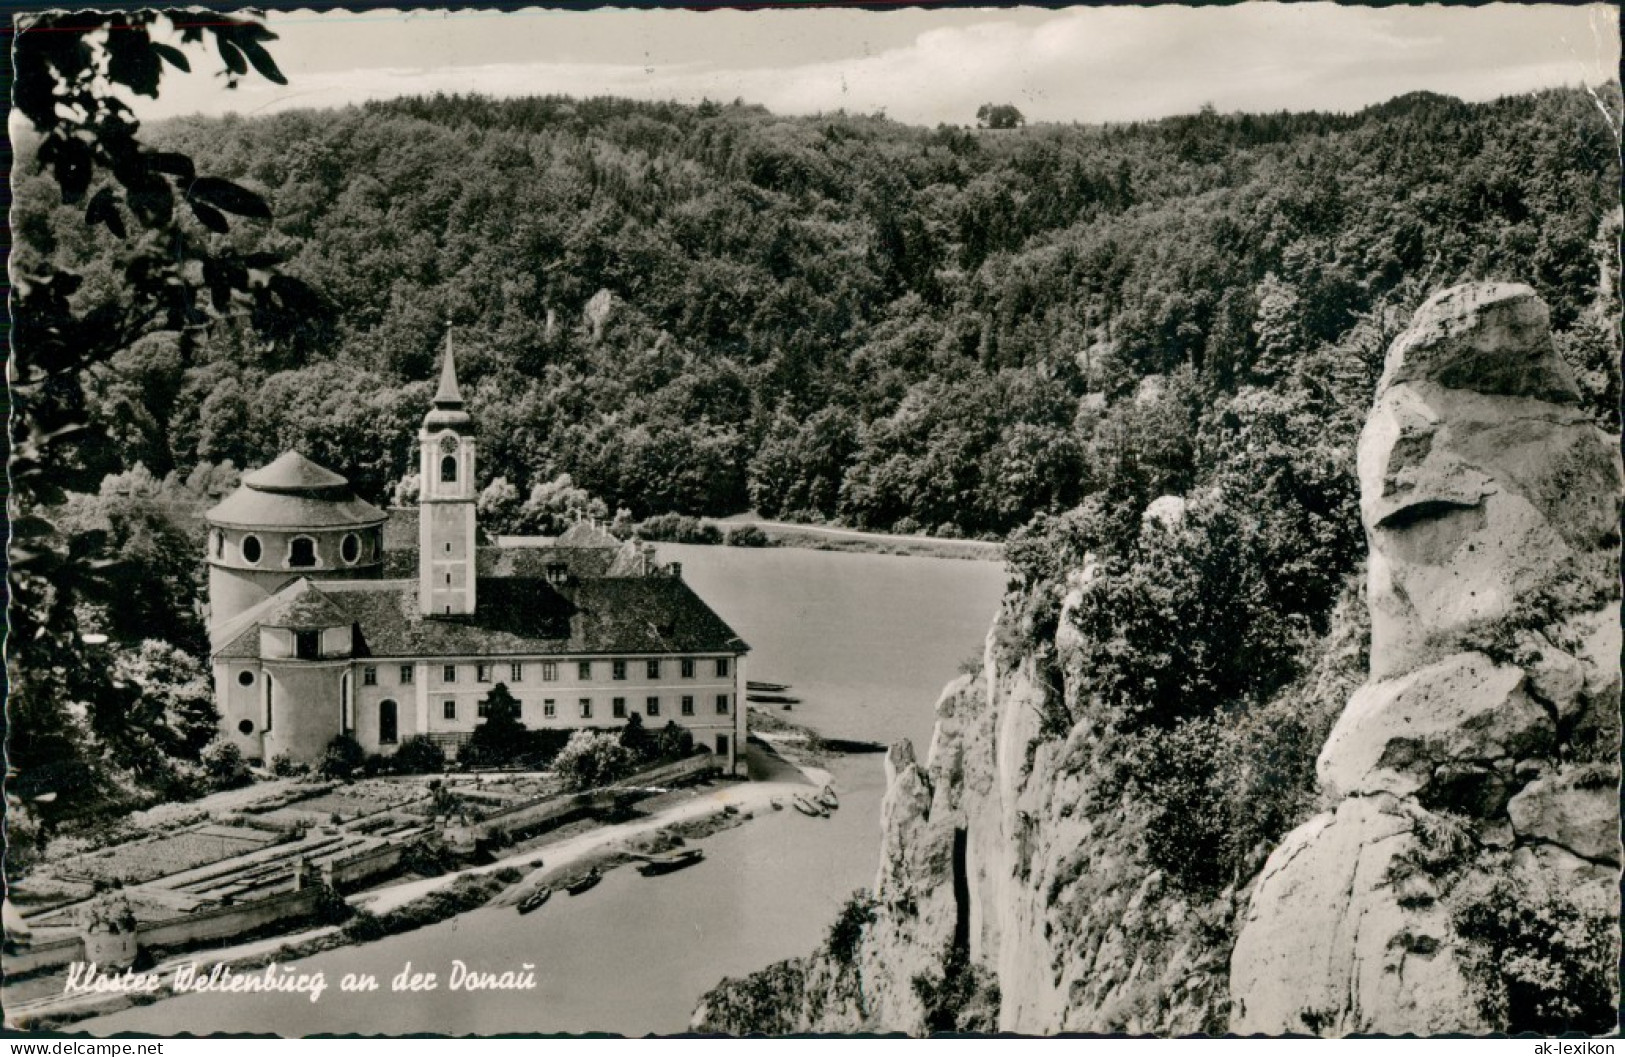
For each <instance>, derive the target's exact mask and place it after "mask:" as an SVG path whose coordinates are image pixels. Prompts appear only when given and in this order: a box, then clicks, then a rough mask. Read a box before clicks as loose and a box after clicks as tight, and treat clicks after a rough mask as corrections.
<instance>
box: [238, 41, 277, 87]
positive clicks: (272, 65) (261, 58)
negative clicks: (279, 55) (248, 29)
mask: <svg viewBox="0 0 1625 1057" xmlns="http://www.w3.org/2000/svg"><path fill="white" fill-rule="evenodd" d="M237 42H238V45H239V46H240V47H241V48H242V49H243V54H245V55H247V56H248V61H249V62H251V63H253V64H254V69H256V70H258V71H259V72H260V76H261V77H263V78H265V79H266V80H267V81H273V82H275V83H276V84H287V83H288V79H287V78H286V77H284V76H282V71H281V70H279V69H277V65H276V60H274V59H272V58H271V53H270V52H268V51H266V50H265V49H264V48H262V47H260V46H259V44H258V42H256V41H255V40H254V39H253V38H251V37H249V36H247V35H246V34H239V35H238V37H237Z"/></svg>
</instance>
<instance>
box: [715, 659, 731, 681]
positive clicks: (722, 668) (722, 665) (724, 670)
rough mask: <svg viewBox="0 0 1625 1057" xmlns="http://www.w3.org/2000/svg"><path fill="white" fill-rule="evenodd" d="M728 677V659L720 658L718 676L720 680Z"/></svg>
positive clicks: (718, 660)
mask: <svg viewBox="0 0 1625 1057" xmlns="http://www.w3.org/2000/svg"><path fill="white" fill-rule="evenodd" d="M727 675H728V658H726V657H718V658H717V676H718V678H727Z"/></svg>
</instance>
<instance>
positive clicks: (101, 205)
mask: <svg viewBox="0 0 1625 1057" xmlns="http://www.w3.org/2000/svg"><path fill="white" fill-rule="evenodd" d="M85 223H86V224H89V225H90V226H92V227H95V226H96V225H97V224H106V225H107V230H108V231H111V232H112V233H113V234H114V235H116V236H117V237H119V238H121V239H122V238H124V237H125V236H126V234H127V232H126V231H125V228H124V217H123V215H121V214H120V213H119V211H118V196H117V195H115V194H114V193H113V189H112V188H111V187H104V188H102V189H101V190H100V191H97V192H96V193H95V194H94V195H92V196H91V198H90V205H88V206H86V207H85Z"/></svg>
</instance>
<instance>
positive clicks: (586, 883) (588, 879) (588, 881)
mask: <svg viewBox="0 0 1625 1057" xmlns="http://www.w3.org/2000/svg"><path fill="white" fill-rule="evenodd" d="M603 879H604V875H603V874H601V873H599V872H598V868H597V867H593V868H592V869H591V870H589V871H588V872H587V875H586V876H585V877H582V878H579V879H577V880H575V881H571V882H570V883H569V884H567V885H565V886H564V890H565V891H566V892H569V893H570V894H571V895H573V896H578V895H580V894H581V893H582V892H585V891H586V890H587V889H589V888H591V887H592V886H593V885H595V884H597V883H598V882H599V881H602V880H603Z"/></svg>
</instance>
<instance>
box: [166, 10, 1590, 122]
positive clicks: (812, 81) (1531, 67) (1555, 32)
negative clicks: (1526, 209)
mask: <svg viewBox="0 0 1625 1057" xmlns="http://www.w3.org/2000/svg"><path fill="white" fill-rule="evenodd" d="M594 18H596V21H584V20H589V19H594ZM572 19H573V20H574V21H572ZM611 20H613V21H611ZM708 20H709V21H708ZM865 20H866V21H865ZM875 20H884V21H879V22H877V21H875ZM374 21H376V20H374ZM606 27H608V28H613V29H614V30H615V31H616V32H615V33H613V34H610V33H606V32H605V29H606ZM278 29H279V31H281V32H282V33H283V34H284V39H283V40H282V41H280V42H279V45H278V50H277V52H276V53H277V55H278V59H279V61H281V62H282V63H283V68H284V69H285V70H286V72H287V73H288V76H289V79H290V81H291V85H290V87H288V88H285V89H283V88H278V87H276V86H273V85H268V84H264V83H260V82H254V81H249V82H245V83H244V84H243V86H242V87H240V88H239V89H238V90H237V91H236V93H234V94H233V95H232V96H228V97H226V98H225V99H222V97H223V96H226V94H225V93H221V92H219V91H218V90H217V89H215V90H212V91H210V90H209V89H210V87H211V86H209V85H207V84H203V85H202V86H201V89H202V90H198V86H197V85H188V86H186V87H185V88H183V89H182V90H179V91H175V92H173V93H171V92H170V90H169V88H168V86H167V85H166V89H165V98H164V99H162V100H161V101H160V102H159V104H157V105H156V106H148V107H147V108H146V109H145V112H146V113H150V114H152V115H153V116H158V115H160V114H165V113H177V112H187V111H191V110H198V109H206V110H210V111H218V110H221V109H225V108H226V106H227V105H228V104H229V108H230V109H233V110H237V111H239V112H245V113H252V112H270V111H275V110H280V109H289V108H296V107H313V106H314V107H320V106H334V105H342V104H345V103H351V102H359V101H362V100H366V99H380V98H388V97H391V96H397V95H402V94H414V93H432V92H482V93H486V94H490V95H495V96H515V95H532V94H549V93H556V94H568V95H575V96H593V95H619V96H628V97H631V98H636V99H651V100H652V99H675V100H679V101H684V102H696V101H698V100H700V99H704V98H711V99H719V100H731V99H734V98H743V99H744V100H746V101H747V102H753V103H761V104H763V105H765V106H767V107H768V108H769V109H771V110H774V111H776V112H781V113H790V114H804V113H814V112H820V111H833V110H837V109H845V110H848V111H853V112H860V113H871V112H875V111H882V110H883V111H885V112H886V113H887V114H888V115H890V116H891V117H893V118H896V119H898V120H902V121H908V122H913V123H919V124H927V125H930V124H936V123H938V122H949V123H967V122H969V121H970V120H971V118H972V116H973V115H974V113H975V111H976V108H977V107H978V106H979V105H980V104H981V103H984V102H1013V103H1015V104H1016V105H1017V106H1019V107H1020V108H1021V109H1022V110H1023V111H1024V112H1025V113H1026V114H1027V116H1028V118H1029V119H1030V120H1035V121H1085V122H1092V121H1122V120H1134V119H1143V118H1153V117H1158V116H1162V115H1166V114H1170V113H1180V112H1190V111H1192V110H1195V109H1196V108H1197V107H1199V106H1201V105H1203V104H1204V103H1211V104H1213V105H1214V106H1216V107H1218V108H1219V109H1220V110H1280V109H1293V110H1302V109H1334V110H1350V109H1355V108H1358V107H1360V106H1364V105H1368V104H1370V103H1374V102H1378V101H1381V100H1383V99H1387V98H1391V97H1392V96H1394V95H1398V94H1401V93H1403V92H1408V91H1416V90H1420V89H1427V90H1432V91H1440V92H1448V93H1451V94H1455V95H1459V96H1462V97H1463V98H1468V99H1482V98H1489V97H1492V96H1495V95H1498V94H1504V93H1508V92H1515V91H1523V90H1528V89H1532V88H1536V87H1543V86H1549V85H1559V84H1574V83H1578V82H1580V81H1588V82H1591V83H1596V82H1599V81H1601V80H1603V79H1605V78H1608V77H1610V76H1612V75H1613V70H1614V69H1615V68H1616V67H1617V63H1618V48H1619V43H1618V14H1617V11H1616V10H1615V9H1613V8H1610V7H1604V6H1600V5H1599V6H1594V7H1590V8H1583V9H1575V8H1558V7H1551V6H1541V7H1537V6H1508V5H1490V6H1486V7H1478V8H1442V7H1432V8H1383V9H1377V8H1360V7H1345V6H1338V5H1333V4H1323V3H1315V4H1290V5H1279V4H1268V3H1249V4H1242V5H1238V6H1234V7H1207V8H1188V7H1174V6H1164V7H1117V8H1080V9H1074V10H1063V11H1058V12H1045V11H1037V10H1032V9H1009V10H1005V11H965V10H959V11H956V12H942V11H939V12H932V11H920V10H911V11H907V12H895V13H884V14H876V13H872V12H861V11H852V10H849V9H846V10H842V9H824V10H816V11H795V12H792V11H774V12H760V13H757V14H755V15H745V14H741V13H738V12H735V13H731V14H727V15H712V14H704V13H696V12H676V11H639V12H632V11H602V12H598V13H597V14H596V15H593V14H574V15H569V16H566V15H564V14H563V13H559V17H557V18H548V19H542V18H531V19H524V18H519V17H509V18H508V19H506V20H504V18H502V17H487V18H484V19H480V20H462V19H438V20H434V19H426V18H423V17H421V16H419V17H416V18H414V19H410V20H406V21H403V22H400V23H399V24H398V25H390V26H389V29H390V30H391V32H390V35H389V37H388V44H389V47H388V48H387V49H385V50H387V52H388V54H389V57H390V58H391V59H399V58H401V57H406V56H414V55H415V56H421V61H420V62H418V63H416V64H414V65H404V64H399V63H395V64H389V65H380V66H377V67H372V68H368V67H365V66H362V67H356V68H334V67H333V66H332V65H331V64H332V63H334V62H335V61H348V60H345V59H343V57H344V56H350V55H365V54H368V49H367V48H366V47H364V46H363V45H364V43H365V42H366V41H367V40H368V39H369V38H368V36H367V34H368V33H371V34H372V38H371V39H374V40H377V39H379V31H378V28H377V26H376V25H368V24H366V23H360V22H346V21H345V19H344V17H343V15H342V13H337V14H335V15H334V16H331V17H325V18H320V19H318V18H316V17H314V16H312V17H309V18H307V19H306V20H305V22H304V23H294V24H290V25H288V26H286V27H284V26H282V25H280V24H279V25H278ZM315 30H320V32H321V33H322V37H321V38H320V45H319V46H318V45H317V44H316V43H314V42H315V41H316V40H317V38H315V37H314V36H312V35H311V33H312V32H313V31H315ZM588 30H590V31H591V33H590V34H589V33H588V32H587V31H588ZM837 31H838V32H837ZM346 33H352V34H354V35H355V45H356V46H355V47H353V48H344V47H342V46H340V44H339V42H340V40H341V39H342V35H343V34H346ZM795 33H803V34H806V36H805V37H804V38H803V39H805V40H806V41H809V42H812V43H807V44H806V45H804V46H803V48H802V50H801V54H804V55H817V56H819V57H817V58H816V59H807V60H798V58H797V50H796V46H795V43H794V39H793V35H794V34H795ZM524 34H534V45H533V46H529V45H530V42H529V41H521V40H518V39H516V38H517V37H520V36H522V35H524ZM820 34H821V35H820ZM589 37H590V38H591V40H590V42H589V43H590V46H589V45H588V44H584V43H583V42H584V41H588V38H589ZM418 41H421V43H416V42H418ZM860 42H861V45H862V46H861V47H859V46H857V45H858V43H860ZM872 42H883V43H882V45H881V46H879V47H871V46H870V45H871V43H872ZM572 45H574V48H573V47H572ZM302 49H303V50H302ZM584 53H590V56H589V55H587V54H584ZM307 54H308V55H311V56H316V55H318V54H319V55H320V56H321V57H322V61H324V62H326V63H328V64H329V65H328V67H327V68H322V67H321V65H320V64H319V63H318V62H317V61H316V60H315V59H312V60H311V62H309V63H306V62H304V61H302V60H303V59H304V57H305V56H306V55H307ZM515 54H534V55H535V56H536V58H534V59H527V60H524V61H514V60H512V59H510V58H506V57H508V56H512V55H515ZM755 55H766V56H768V57H769V58H770V59H771V61H761V60H755V61H753V60H752V59H751V58H749V57H750V56H755ZM481 56H485V57H487V58H489V57H493V56H502V57H504V58H505V59H506V61H479V58H480V57H481ZM189 80H191V81H194V82H196V81H199V80H200V79H199V78H196V77H194V78H191V79H189ZM203 80H206V79H203Z"/></svg>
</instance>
